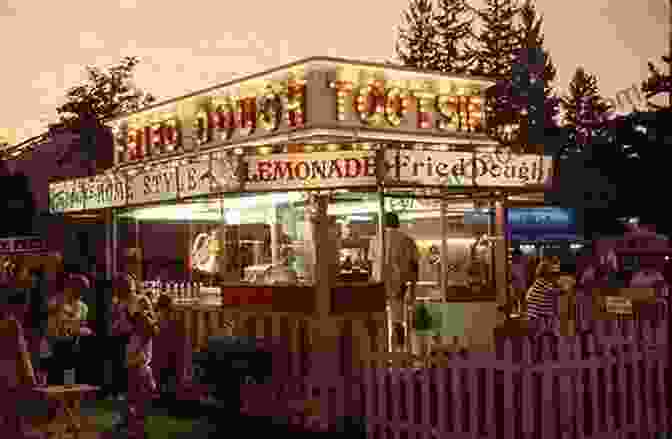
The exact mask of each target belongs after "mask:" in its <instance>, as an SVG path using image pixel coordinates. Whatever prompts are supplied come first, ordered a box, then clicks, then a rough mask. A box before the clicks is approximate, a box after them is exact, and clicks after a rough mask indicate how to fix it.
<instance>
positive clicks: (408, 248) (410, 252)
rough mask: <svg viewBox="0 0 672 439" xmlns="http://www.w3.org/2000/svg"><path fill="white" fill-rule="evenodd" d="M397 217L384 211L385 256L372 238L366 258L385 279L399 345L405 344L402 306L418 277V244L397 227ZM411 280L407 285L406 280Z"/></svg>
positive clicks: (376, 241) (394, 330) (379, 277)
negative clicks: (381, 254) (383, 258)
mask: <svg viewBox="0 0 672 439" xmlns="http://www.w3.org/2000/svg"><path fill="white" fill-rule="evenodd" d="M399 226H400V224H399V217H398V216H397V214H396V213H392V212H389V213H387V214H386V215H385V252H384V256H385V260H384V261H383V260H382V258H381V257H380V255H379V254H378V252H379V248H380V245H379V241H378V239H374V240H373V241H372V242H371V247H370V248H369V260H371V261H372V264H373V267H374V270H373V272H374V273H375V275H376V278H377V279H381V280H382V281H383V282H384V283H385V290H386V292H387V298H388V305H389V307H390V320H391V321H392V327H393V334H394V342H393V343H394V345H395V348H397V349H401V348H403V346H404V345H405V339H406V330H405V328H404V320H405V319H404V306H405V303H406V300H407V297H408V295H409V291H410V292H411V293H410V295H413V292H414V291H415V283H416V282H417V281H418V274H419V268H420V267H419V261H420V256H419V254H418V248H417V246H416V245H415V241H414V240H413V239H412V238H411V237H410V236H408V235H407V234H406V233H404V232H402V231H401V230H399ZM409 282H410V283H411V285H410V288H407V283H409Z"/></svg>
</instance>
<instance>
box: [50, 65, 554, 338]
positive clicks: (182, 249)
mask: <svg viewBox="0 0 672 439" xmlns="http://www.w3.org/2000/svg"><path fill="white" fill-rule="evenodd" d="M491 85H492V82H491V81H489V80H487V79H482V78H474V77H461V76H455V75H442V74H436V73H427V72H419V71H416V70H412V69H406V68H401V67H392V66H383V65H376V64H370V63H362V62H352V61H345V60H340V59H332V58H311V59H308V60H303V61H299V62H296V63H294V64H292V65H289V66H285V67H282V68H278V69H275V70H272V71H268V72H265V73H262V74H260V75H255V76H253V77H248V78H244V79H242V80H239V81H233V82H231V83H228V84H225V85H222V86H219V87H215V88H213V89H210V90H205V91H203V92H199V93H195V94H192V95H190V96H187V97H184V98H180V99H176V100H173V101H169V102H166V103H163V104H158V105H157V106H154V107H150V108H148V109H145V110H142V111H140V112H138V113H133V114H130V115H125V116H122V117H120V118H118V119H116V120H113V121H111V122H110V123H111V125H112V128H113V131H114V133H115V142H116V143H115V148H116V162H115V167H114V168H113V169H110V170H109V171H108V172H107V173H105V174H103V175H98V176H96V177H93V178H90V179H81V180H78V181H63V182H55V183H53V184H51V185H50V192H51V201H52V206H53V209H52V211H55V212H62V213H68V212H73V211H81V210H101V209H102V210H105V211H106V212H107V216H108V226H109V234H108V256H109V259H110V261H109V262H110V263H109V267H110V270H111V271H112V272H115V273H116V272H118V271H123V270H125V269H126V268H125V267H124V264H122V263H121V262H120V261H121V260H122V258H124V257H125V255H128V254H129V249H136V250H134V251H132V252H130V253H132V254H135V255H136V257H137V258H138V259H139V260H138V261H136V263H135V264H130V265H132V266H134V267H136V268H137V269H138V270H140V271H141V273H139V275H137V276H136V277H138V278H139V279H142V281H141V284H142V288H143V289H145V290H154V291H157V290H158V291H161V292H165V293H167V294H169V295H172V296H174V297H175V299H176V302H177V304H178V305H183V306H199V307H203V306H216V307H221V308H241V309H242V308H244V307H249V306H257V307H258V306H269V307H270V308H269V309H272V311H273V312H276V311H283V312H295V313H306V314H315V315H319V316H323V317H324V316H329V315H346V314H348V313H354V314H352V315H353V316H354V315H359V316H361V315H363V314H366V313H369V314H372V313H373V314H375V313H382V314H383V315H384V314H385V309H386V306H385V302H386V300H385V294H384V292H383V290H382V289H381V285H383V284H384V282H385V273H382V272H381V273H376V272H375V270H373V267H374V265H375V264H374V262H375V259H373V260H372V256H371V255H378V256H377V257H380V258H384V257H385V248H384V247H385V246H384V245H383V244H382V243H383V242H384V240H383V239H380V238H381V237H382V236H383V233H384V232H385V227H384V224H383V218H385V214H386V213H388V212H393V213H395V214H396V216H397V217H398V218H399V222H400V226H399V229H400V231H401V232H403V233H405V234H406V235H408V236H409V237H410V238H411V239H412V240H413V241H414V242H415V245H416V246H417V249H418V253H419V261H418V279H417V285H415V291H414V293H413V297H410V298H409V300H410V301H414V300H415V299H416V298H426V299H427V300H433V299H437V300H440V301H446V300H448V299H450V300H452V301H453V302H455V303H458V302H460V303H461V302H474V303H485V302H488V303H492V304H493V305H494V304H496V302H497V301H500V302H501V301H505V300H506V295H507V291H508V286H507V269H508V267H507V262H506V260H507V248H508V247H507V244H506V234H505V224H506V215H505V210H506V205H507V202H508V201H507V200H508V198H509V197H510V196H514V195H517V196H525V195H526V194H530V193H539V192H542V191H543V189H544V185H546V184H548V182H549V179H550V177H551V174H552V168H553V162H552V160H551V159H550V158H549V157H546V156H543V155H532V154H527V155H518V154H513V153H512V152H510V151H502V150H500V149H499V148H498V147H497V144H496V142H495V141H493V140H491V139H489V138H488V137H487V136H486V135H485V129H484V117H483V111H484V110H483V108H482V101H483V99H484V94H485V90H486V88H488V87H489V86H491ZM81 194H84V196H83V195H81ZM475 210H479V211H482V212H485V213H486V215H487V217H488V220H487V222H486V223H485V224H477V225H474V224H469V222H468V221H466V220H465V216H468V215H469V214H470V212H473V211H475ZM373 246H379V247H380V248H378V249H377V251H373V250H376V249H374V248H372V247H373ZM472 308H473V309H472ZM472 308H469V309H471V311H464V309H463V308H460V307H459V306H457V305H455V307H454V311H453V312H454V313H457V314H459V315H460V316H462V315H467V314H468V315H469V317H468V318H469V319H471V320H473V319H477V320H481V319H484V318H486V319H488V320H491V321H492V322H493V325H494V321H495V318H496V316H495V314H494V313H493V314H492V315H490V314H488V317H485V314H482V313H481V314H479V311H478V309H477V306H475V307H472ZM491 308H492V309H493V310H494V309H496V307H495V306H492V307H491ZM465 309H466V308H465ZM488 309H490V308H488ZM358 318H359V317H358ZM409 321H410V320H409ZM474 326H476V325H472V322H471V321H469V322H467V321H465V322H464V325H463V327H462V328H461V329H459V328H458V329H457V330H465V328H470V327H474ZM490 332H492V331H490Z"/></svg>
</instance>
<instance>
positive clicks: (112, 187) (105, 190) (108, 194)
mask: <svg viewBox="0 0 672 439" xmlns="http://www.w3.org/2000/svg"><path fill="white" fill-rule="evenodd" d="M82 188H83V190H84V192H85V202H84V208H85V209H104V208H106V207H121V206H124V205H125V204H126V180H125V179H124V178H123V177H122V176H119V175H109V176H107V175H105V176H97V177H94V178H93V179H90V180H88V181H84V182H83V183H82Z"/></svg>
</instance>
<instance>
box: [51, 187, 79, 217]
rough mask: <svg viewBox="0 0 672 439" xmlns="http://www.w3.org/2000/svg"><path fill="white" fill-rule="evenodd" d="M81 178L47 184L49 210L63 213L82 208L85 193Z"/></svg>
mask: <svg viewBox="0 0 672 439" xmlns="http://www.w3.org/2000/svg"><path fill="white" fill-rule="evenodd" d="M82 186H83V181H82V180H81V179H76V180H68V181H61V182H58V183H50V184H49V212H51V213H65V212H73V211H79V210H84V199H85V196H86V193H85V191H84V190H82V189H83V187H82Z"/></svg>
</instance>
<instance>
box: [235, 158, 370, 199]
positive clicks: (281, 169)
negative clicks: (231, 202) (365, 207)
mask: <svg viewBox="0 0 672 439" xmlns="http://www.w3.org/2000/svg"><path fill="white" fill-rule="evenodd" d="M245 162H246V164H247V176H246V177H247V178H246V179H245V190H246V191H255V190H262V191H263V190H271V189H301V188H306V189H309V188H310V189H315V188H335V187H351V186H369V185H371V186H375V184H376V161H375V154H374V153H373V152H369V151H341V152H316V153H308V154H306V153H301V154H274V155H268V156H253V157H246V158H245Z"/></svg>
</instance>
